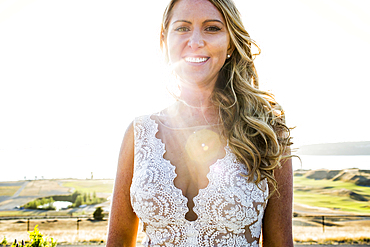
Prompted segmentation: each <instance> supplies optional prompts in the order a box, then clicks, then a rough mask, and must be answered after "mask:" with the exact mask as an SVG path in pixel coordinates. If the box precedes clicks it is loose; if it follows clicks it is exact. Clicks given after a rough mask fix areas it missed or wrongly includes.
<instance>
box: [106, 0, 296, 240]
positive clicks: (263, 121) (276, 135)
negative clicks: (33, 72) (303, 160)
mask: <svg viewBox="0 0 370 247" xmlns="http://www.w3.org/2000/svg"><path fill="white" fill-rule="evenodd" d="M252 44H253V41H252V40H251V38H250V37H249V34H248V33H247V31H246V30H245V28H244V26H243V24H242V22H241V19H240V16H239V12H238V10H237V9H236V7H235V6H234V4H233V2H232V1H231V0H209V1H208V0H172V1H171V2H170V3H169V5H168V6H167V8H166V10H165V13H164V15H163V21H162V26H161V46H162V49H163V51H164V53H165V55H166V60H167V62H168V64H169V65H170V67H171V69H172V71H173V73H174V75H175V76H176V79H177V86H178V89H179V94H178V95H175V97H176V100H177V101H176V102H175V103H174V104H173V105H171V106H169V107H167V108H165V109H164V110H162V111H160V112H157V113H154V114H150V115H145V116H141V117H137V118H135V120H134V121H133V123H132V124H131V125H130V126H129V127H128V129H127V132H126V134H125V137H124V140H123V142H122V147H121V153H120V156H119V164H118V168H117V175H116V180H115V187H114V192H113V200H112V209H111V213H110V222H109V236H108V243H107V246H118V245H121V246H122V245H123V246H135V245H136V235H137V229H138V223H139V219H140V220H141V222H142V223H143V230H144V232H145V233H146V239H145V241H144V245H145V246H169V245H171V246H216V245H219V246H255V247H256V246H259V242H260V239H261V240H262V244H263V246H293V242H292V234H291V231H292V229H291V227H292V226H291V216H292V170H291V162H290V160H289V159H288V158H289V146H290V144H291V143H290V136H289V128H287V127H286V125H285V122H284V112H283V111H282V110H281V108H280V107H279V105H278V104H277V103H276V102H275V100H274V98H273V96H272V95H271V94H269V93H266V92H264V91H261V90H259V89H258V77H257V73H256V70H255V67H254V63H253V57H252V52H251V46H252ZM278 168H280V169H278ZM276 188H278V191H279V193H274V192H275V190H276ZM262 231H263V235H262V238H261V232H262Z"/></svg>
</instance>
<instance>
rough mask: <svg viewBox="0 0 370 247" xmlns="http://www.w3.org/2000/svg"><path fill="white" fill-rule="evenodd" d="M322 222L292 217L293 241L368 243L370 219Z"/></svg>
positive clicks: (369, 238) (369, 239)
mask: <svg viewBox="0 0 370 247" xmlns="http://www.w3.org/2000/svg"><path fill="white" fill-rule="evenodd" d="M327 223H328V225H331V226H328V225H326V226H325V227H324V228H323V227H322V224H320V223H317V222H314V221H309V220H305V219H303V218H294V219H293V224H294V226H293V236H294V241H295V242H313V243H353V242H358V243H370V220H363V221H351V222H327Z"/></svg>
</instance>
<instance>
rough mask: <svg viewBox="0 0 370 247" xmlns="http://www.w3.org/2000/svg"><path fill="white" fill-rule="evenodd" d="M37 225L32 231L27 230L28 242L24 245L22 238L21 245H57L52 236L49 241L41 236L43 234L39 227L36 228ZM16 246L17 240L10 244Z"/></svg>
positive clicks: (26, 246) (41, 246)
mask: <svg viewBox="0 0 370 247" xmlns="http://www.w3.org/2000/svg"><path fill="white" fill-rule="evenodd" d="M37 227H38V225H36V226H35V228H34V230H33V232H28V233H29V235H30V241H29V242H30V243H29V244H26V245H24V242H23V240H22V244H21V246H25V247H55V246H57V241H54V239H53V238H50V240H51V242H49V241H48V239H47V238H43V234H42V233H41V232H39V229H38V228H37ZM15 246H18V243H17V240H15V241H14V243H13V244H12V247H15Z"/></svg>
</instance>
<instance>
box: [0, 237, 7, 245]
mask: <svg viewBox="0 0 370 247" xmlns="http://www.w3.org/2000/svg"><path fill="white" fill-rule="evenodd" d="M7 244H8V241H7V240H6V237H5V236H4V239H3V241H1V243H0V245H2V246H7Z"/></svg>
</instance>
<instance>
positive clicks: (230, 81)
mask: <svg viewBox="0 0 370 247" xmlns="http://www.w3.org/2000/svg"><path fill="white" fill-rule="evenodd" d="M178 1H179V0H171V1H170V3H169V4H168V6H167V8H166V10H165V12H164V14H163V20H162V27H161V39H160V45H161V48H162V49H163V47H165V36H166V34H167V31H168V26H169V21H170V19H171V11H172V9H173V7H174V6H175V4H176V3H177V2H178ZM208 1H209V2H211V3H212V4H213V5H214V6H215V7H216V8H217V9H218V10H219V11H220V13H221V14H222V15H223V17H224V19H225V22H226V26H227V29H228V32H229V35H230V44H231V45H232V46H233V48H234V51H233V53H232V54H231V57H230V58H229V59H227V60H226V62H225V64H224V65H223V67H222V68H221V70H220V73H219V76H218V79H217V82H216V87H215V89H214V92H213V96H212V100H213V102H214V104H215V105H216V106H218V107H219V109H220V118H221V121H222V123H223V135H224V136H225V137H226V138H227V139H228V140H229V146H230V148H231V149H232V151H233V152H234V154H235V155H236V156H237V158H238V160H239V161H240V162H242V163H243V164H245V165H246V167H247V169H248V171H249V173H248V174H247V175H246V176H247V177H248V180H249V181H253V182H255V183H256V184H258V183H259V182H260V181H261V180H262V179H264V178H266V179H267V180H268V182H269V183H270V184H271V185H272V186H273V190H272V191H271V192H273V191H274V190H275V189H276V188H277V183H276V180H275V177H274V169H275V168H277V167H279V166H280V163H281V161H282V160H283V159H285V158H288V157H290V156H284V154H285V153H286V149H287V147H289V146H290V145H291V144H292V143H291V141H290V140H291V138H290V129H289V128H288V127H287V126H286V124H285V117H284V111H283V110H282V109H281V107H280V106H279V105H278V104H277V102H276V101H275V99H274V96H273V95H272V94H270V93H268V92H265V91H262V90H259V89H258V83H259V81H258V76H257V72H256V69H255V67H254V62H253V59H254V58H253V56H254V55H258V54H259V53H260V49H259V47H258V46H257V45H256V43H255V42H254V41H253V40H252V39H251V38H250V36H249V34H248V32H247V31H246V30H245V28H244V26H243V23H242V21H241V18H240V13H239V11H238V10H237V8H236V7H235V4H234V3H233V1H232V0H208ZM252 44H253V45H255V46H256V47H257V48H258V51H259V52H258V54H252V51H251V46H252ZM166 54H167V53H166ZM166 56H167V55H166Z"/></svg>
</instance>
